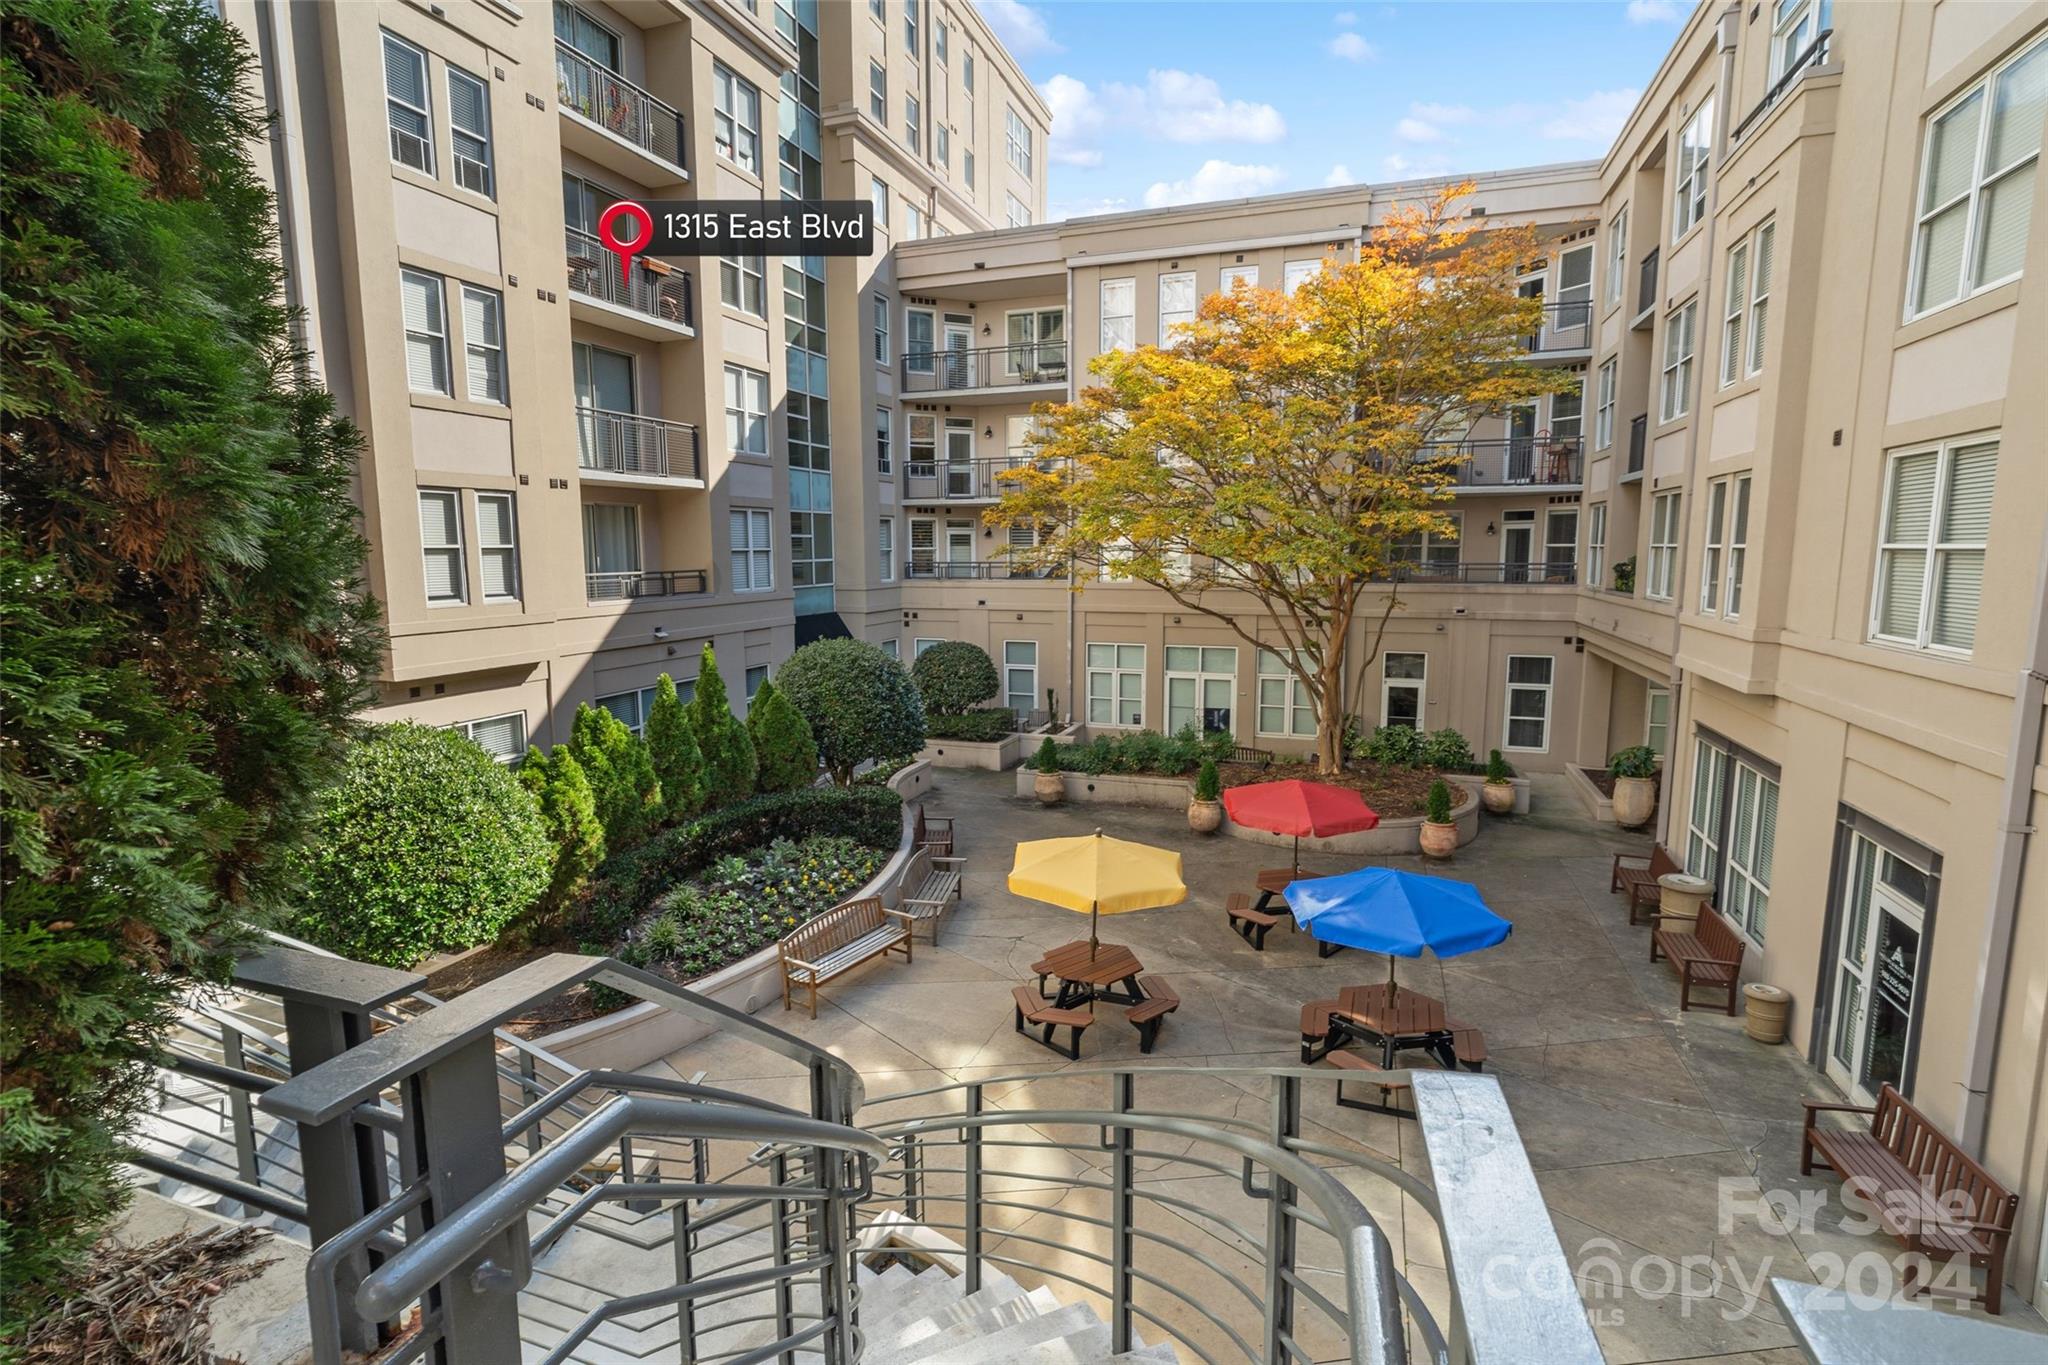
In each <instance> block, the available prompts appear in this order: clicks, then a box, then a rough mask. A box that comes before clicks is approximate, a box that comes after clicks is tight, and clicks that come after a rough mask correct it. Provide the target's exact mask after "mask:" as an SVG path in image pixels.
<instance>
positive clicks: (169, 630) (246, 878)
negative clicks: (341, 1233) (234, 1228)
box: [0, 0, 380, 1338]
mask: <svg viewBox="0 0 2048 1365" xmlns="http://www.w3.org/2000/svg"><path fill="white" fill-rule="evenodd" d="M252 73H253V64H252V61H251V58H250V56H249V53H248V51H247V50H246V48H245V47H244V46H243V45H242V44H241V42H240V40H239V39H238V38H237V37H236V36H235V34H234V32H233V30H231V29H230V28H228V27H227V26H226V25H224V24H223V23H221V22H220V20H219V19H218V18H217V17H216V16H215V14H214V13H213V10H212V8H211V7H210V6H206V5H201V4H198V3H194V2H193V0H91V2H90V3H86V2H85V0H68V2H65V3H59V0H15V3H12V4H10V5H9V6H8V13H7V16H6V20H5V22H4V24H0V151H4V156H5V160H6V163H7V171H6V173H5V174H4V175H0V223H4V224H5V228H4V231H5V234H6V237H5V241H4V243H0V487H4V488H5V489H6V495H5V497H4V498H0V634H4V636H5V640H6V647H5V651H4V656H0V710H4V712H5V714H6V717H7V721H6V725H7V736H6V742H5V743H4V744H0V852H4V858H0V912H4V913H0V926H4V927H0V971H4V982H0V995H4V997H5V999H6V1002H7V1006H6V1012H5V1017H4V1022H0V1277H4V1284H0V1338H12V1337H13V1336H14V1333H15V1329H16V1328H18V1327H19V1325H20V1324H21V1323H22V1322H23V1320H24V1319H25V1318H28V1317H32V1316H34V1315H37V1314H39V1313H41V1312H42V1311H44V1310H45V1308H46V1307H47V1305H48V1303H49V1302H50V1297H51V1294H52V1291H54V1290H56V1289H58V1288H60V1287H61V1284H62V1282H63V1280H64V1278H65V1275H66V1274H67V1272H68V1271H69V1269H70V1268H71V1267H72V1266H73V1265H74V1264H75V1263H76V1258H77V1257H78V1256H79V1255H80V1254H81V1253H82V1252H83V1251H84V1250H85V1249H86V1248H87V1247H89V1246H90V1245H91V1244H92V1242H93V1241H94V1239H95V1238H97V1237H98V1236H99V1234H100V1232H101V1231H102V1229H103V1228H104V1226H105V1223H106V1221H107V1218H108V1217H109V1216H110V1215H111V1213H112V1212H113V1211H114V1209H115V1208H116V1207H117V1206H118V1205H119V1203H120V1202H121V1199H122V1196H123V1193H124V1191H125V1189H126V1188H127V1186H126V1184H125V1182H124V1181H123V1180H122V1179H121V1178H120V1175H119V1173H118V1171H117V1163H118V1162H119V1159H120V1152H121V1147H122V1144H123V1142H124V1141H125V1140H126V1137H127V1134H128V1132H129V1130H130V1129H131V1128H132V1127H133V1125H134V1122H135V1119H136V1115H137V1113H138V1111H139V1110H141V1109H142V1108H143V1107H145V1106H147V1105H148V1104H150V1103H151V1102H152V1099H153V1096H152V1094H151V1086H150V1077H151V1072H150V1058H151V1057H152V1056H153V1055H154V1054H155V1052H156V1051H157V1049H158V1047H159V1046H160V1044H161V1039H162V1036H163V1033H164V1030H165V1028H166V1027H167V1025H168V1024H169V1022H170V1020H171V1018H172V1012H173V1010H174V1008H175V1005H176V1002H177V1000H178V998H179V996H180V994H181V993H182V992H183V991H184V990H185V989H186V988H187V986H188V984H189V982H190V979H191V978H193V977H195V976H207V977H216V978H217V977H220V976H221V975H223V974H224V973H225V970H226V965H227V961H228V958H227V954H226V951H225V950H226V948H227V947H228V946H229V945H230V944H231V943H232V941H233V940H234V939H235V937H236V936H237V935H238V933H239V932H240V931H242V930H243V928H244V927H245V926H249V925H253V924H260V923H263V922H266V921H269V922H275V921H276V920H277V919H278V918H280V917H281V916H280V911H281V910H283V909H284V908H285V907H287V906H289V905H291V904H292V903H293V902H294V901H295V900H296V899H297V896H298V892H299V891H300V889H301V888H300V887H298V886H297V885H296V884H295V882H294V880H293V873H292V872H291V870H290V869H289V868H288V867H287V866H286V862H285V859H284V858H283V856H282V855H283V854H284V853H285V851H286V850H288V849H289V848H291V847H292V846H293V845H294V844H295V843H297V842H298V841H299V840H300V839H301V837H302V835H303V832H304V830H305V829H306V827H307V825H308V824H309V822H310V821H311V820H312V818H313V815H314V813H315V794H316V793H317V792H318V791H320V790H321V788H322V787H323V786H324V785H325V784H326V783H327V781H328V779H329V778H330V776H331V775H332V774H333V773H334V772H335V771H336V769H337V765H338V761H339V759H340V757H341V754H342V751H343V748H344V744H345V741H346V738H347V735H348V732H349V730H350V717H351V716H352V715H353V714H354V713H355V712H356V711H357V710H358V709H359V708H360V707H361V706H362V705H363V704H364V703H365V702H366V700H367V687H368V683H369V680H370V679H371V678H373V677H374V676H375V670H376V666H377V661H378V655H379V651H380V643H379V638H380V637H379V631H378V627H377V614H376V606H375V604H374V602H373V601H371V600H370V599H369V598H368V596H367V595H366V593H365V592H364V591H363V589H362V572H363V568H362V565H363V552H364V546H363V541H362V538H361V535H360V532H359V528H358V525H357V516H356V511H355V507H354V505H353V503H352V502H351V500H350V482H351V479H352V478H353V475H354V471H355V464H356V453H357V449H358V439H357V436H356V433H355V431H354V430H353V428H351V427H350V426H349V425H348V424H347V423H346V422H344V421H342V420H340V419H338V418H337V417H336V416H335V413H334V408H333V404H332V402H331V400H330V399H329V398H328V396H327V395H326V394H325V393H323V392H321V391H320V390H318V389H317V388H315V387H313V386H312V384H311V383H310V381H309V380H308V379H307V377H306V376H307V371H306V367H305V365H304V363H303V360H302V358H301V357H299V356H297V355H295V354H294V353H293V352H292V350H291V341H290V335H289V332H288V329H287V325H286V324H287V321H288V317H287V313H286V311H285V309H284V307H283V306H282V304H281V302H280V300H281V299H282V298H283V296H284V292H283V288H282V276H281V270H280V266H279V264H278V258H277V254H276V230H275V224H274V221H273V218H272V214H271V206H270V200H269V196H268V193H267V191H266V190H265V189H264V187H263V184H262V181H261V180H260V178H259V177H258V176H257V175H256V174H255V172H254V170H253V168H252V166H251V165H250V162H249V159H248V149H249V148H250V147H251V146H254V145H257V144H259V143H260V142H261V141H262V139H263V138H264V137H265V135H266V133H267V128H266V126H265V123H264V120H263V115H262V111H261V110H260V109H259V108H258V107H257V105H256V103H255V101H254V100H253V99H252V98H251V97H250V94H249V92H250V91H251V90H252V89H254V88H255V85H254V83H253V82H252V81H251V79H250V78H251V75H252Z"/></svg>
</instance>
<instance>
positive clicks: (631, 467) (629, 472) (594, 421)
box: [576, 407, 704, 488]
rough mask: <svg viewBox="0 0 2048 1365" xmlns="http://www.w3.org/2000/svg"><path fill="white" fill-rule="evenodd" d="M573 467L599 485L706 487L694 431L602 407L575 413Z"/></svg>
mask: <svg viewBox="0 0 2048 1365" xmlns="http://www.w3.org/2000/svg"><path fill="white" fill-rule="evenodd" d="M576 445H577V451H576V453H577V461H576V462H577V464H578V466H579V467H581V469H582V471H583V477H584V478H586V479H593V480H594V481H596V482H599V483H637V484H655V485H661V486H674V485H683V486H686V487H692V488H702V487H703V486H704V458H703V450H702V448H701V444H700V442H699V441H698V439H697V428H696V427H694V426H692V425H690V424H689V423H688V422H668V421H664V420H662V419H661V418H659V417H642V416H641V415H640V414H639V413H637V412H612V411H610V410H608V409H605V408H589V407H579V408H577V409H576Z"/></svg>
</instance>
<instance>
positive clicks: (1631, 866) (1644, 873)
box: [1607, 844, 1685, 924]
mask: <svg viewBox="0 0 2048 1365" xmlns="http://www.w3.org/2000/svg"><path fill="white" fill-rule="evenodd" d="M1683 871H1685V869H1684V868H1682V867H1680V866H1679V865H1678V860H1677V859H1675V858H1673V857H1672V856H1671V855H1670V854H1669V853H1666V852H1665V851H1664V847H1663V845H1661V844H1659V845H1657V846H1656V847H1654V848H1652V849H1651V850H1650V856H1649V857H1648V858H1647V859H1646V858H1643V857H1642V855H1640V854H1634V853H1617V854H1615V855H1614V875H1613V876H1612V877H1610V878H1609V879H1608V883H1607V889H1608V890H1609V891H1620V892H1622V893H1624V894H1625V895H1626V896H1627V897H1628V922H1629V923H1630V924H1640V923H1642V919H1641V916H1640V915H1639V914H1638V912H1639V911H1641V910H1645V909H1647V910H1649V911H1651V912H1652V913H1655V911H1656V909H1657V902H1658V899H1659V898H1660V897H1661V896H1662V895H1663V888H1662V887H1660V886H1658V885H1657V879H1658V878H1659V877H1664V876H1668V875H1670V874H1671V873H1673V872H1683Z"/></svg>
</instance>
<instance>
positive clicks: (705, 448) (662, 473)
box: [223, 0, 1050, 760]
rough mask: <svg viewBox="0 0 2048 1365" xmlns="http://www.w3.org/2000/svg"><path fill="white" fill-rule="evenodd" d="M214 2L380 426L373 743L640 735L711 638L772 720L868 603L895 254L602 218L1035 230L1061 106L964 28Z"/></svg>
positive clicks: (514, 751)
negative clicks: (793, 678)
mask: <svg viewBox="0 0 2048 1365" xmlns="http://www.w3.org/2000/svg"><path fill="white" fill-rule="evenodd" d="M223 10H224V13H225V14H226V16H227V17H228V19H229V20H230V21H231V22H234V23H236V24H237V25H238V26H240V27H241V28H242V29H243V31H244V33H245V34H246V35H247V36H248V37H249V39H250V41H251V44H252V46H253V47H254V49H255V50H256V52H257V54H258V56H259V59H260V64H261V72H260V79H261V81H262V88H261V91H260V96H261V98H262V99H263V101H264V103H265V105H266V107H268V108H270V109H272V110H274V111H276V113H277V115H278V120H277V124H276V127H275V131H274V133H273V137H272V142H271V145H270V147H269V148H267V149H265V150H264V153H263V156H262V158H261V161H262V164H263V165H264V166H265V167H266V169H267V171H268V172H269V175H270V178H271V180H272V183H273V185H274V187H275V188H276V189H277V191H278V197H279V209H280V228H281V242H280V247H281V249H282V251H283V252H284V254H285V257H286V261H287V264H288V266H289V268H290V284H289V288H290V291H291V301H292V302H293V303H295V304H296V305H298V306H300V307H301V308H303V309H304V310H305V330H304V337H305V342H306V345H307V347H308V350H309V352H310V353H311V356H312V360H313V364H314V366H315V368H316V371H317V373H318V374H319V376H320V377H321V379H322V380H323V381H324V382H325V383H326V384H327V385H328V386H329V387H330V388H331V389H332V390H333V391H334V393H335V394H336V396H337V398H338V400H339V402H340V404H341V407H342V409H343V411H344V412H346V413H347V414H348V415H350V416H351V417H352V418H353V419H354V420H355V421H356V422H357V423H358V425H359V426H360V427H361V428H362V431H363V435H364V438H365V457H364V459H363V463H362V475H361V486H360V500H361V503H362V507H363V512H364V525H365V530H366V533H367V534H368V536H369V539H370V541H371V547H372V555H371V560H370V586H371V588H372V590H373V591H375V592H376V593H377V595H378V596H379V597H380V598H381V599H382V600H383V602H384V604H385V609H386V613H387V617H388V620H389V623H390V634H391V647H390V653H389V657H388V659H387V661H386V667H385V672H384V677H383V678H382V680H381V682H380V688H379V692H380V695H379V697H378V704H377V706H376V708H375V711H376V714H377V715H378V716H379V717H380V718H386V719H398V718H411V719H417V720H421V721H424V722H426V723H429V724H436V725H450V726H458V727H460V728H462V729H463V730H464V731H465V732H467V733H469V734H470V735H471V736H472V737H474V738H475V739H477V741H478V742H479V743H482V744H483V745H484V746H485V747H486V748H488V749H490V750H491V751H492V752H494V753H496V754H498V755H500V756H501V757H503V758H505V759H507V760H510V759H512V758H514V757H516V756H518V755H519V754H521V753H523V752H524V751H525V748H526V746H527V745H528V744H529V743H541V744H547V743H551V742H554V741H557V740H559V739H560V738H562V737H563V736H564V735H565V734H566V732H567V731H566V727H567V724H568V722H569V720H570V718H571V716H572V715H573V713H574V710H575V707H576V706H577V704H579V703H582V702H600V703H602V704H604V705H607V706H609V707H611V708H612V709H613V710H614V711H616V712H618V713H619V714H620V715H621V716H622V717H623V718H625V719H626V720H627V721H628V723H629V724H633V725H635V726H637V725H638V724H639V722H640V719H641V717H642V715H643V714H644V710H645V707H646V705H647V703H648V701H649V700H650V699H651V693H652V688H653V685H654V682H655V680H656V678H657V677H658V676H659V675H660V674H661V673H663V672H669V673H671V674H672V675H674V676H675V677H676V678H677V679H678V681H679V682H680V683H682V684H683V685H684V687H685V689H686V690H687V688H688V686H689V684H690V682H691V681H692V680H693V679H694V676H695V674H696V671H697V667H698V663H697V660H698V654H699V650H700V648H701V646H702V645H703V644H704V643H707V642H708V643H711V644H713V645H715V646H716V648H717V650H718V653H719V658H720V663H721V668H722V669H723V671H724V672H725V673H726V675H727V678H728V682H729V684H730V685H731V687H732V690H733V692H734V694H735V696H736V697H744V696H751V695H752V693H753V691H754V690H755V689H756V688H757V687H758V686H759V684H760V682H761V681H762V680H763V679H765V678H766V677H767V676H768V674H769V672H770V670H771V669H772V668H773V667H774V666H775V665H776V664H777V663H779V662H780V661H781V660H782V659H784V658H786V657H787V656H788V655H789V654H790V652H791V651H792V650H793V649H794V648H795V647H796V645H797V644H799V643H801V642H802V641H803V640H805V639H808V638H811V637H813V636H816V635H822V634H833V633H839V632H840V631H841V630H843V629H844V627H842V626H841V625H840V624H839V620H840V617H839V615H838V613H839V611H840V610H841V608H842V604H845V605H846V606H848V607H850V608H851V610H853V611H854V612H855V613H856V614H859V613H864V612H867V611H871V610H874V609H875V604H874V603H873V602H871V601H869V600H868V599H869V595H870V591H871V584H870V580H871V578H872V577H873V576H872V575H870V574H867V573H865V570H866V568H867V566H868V563H869V552H868V548H867V546H866V544H865V541H864V538H863V537H860V536H848V535H845V534H843V533H840V531H839V528H843V527H845V526H848V525H857V526H861V527H865V526H868V525H870V524H872V522H873V520H874V509H875V508H876V507H877V506H878V505H880V504H882V503H883V502H884V500H885V499H887V498H888V497H889V496H890V495H891V494H892V493H893V491H894V476H893V474H892V473H891V472H890V471H889V470H888V469H886V467H884V466H882V465H880V464H878V463H877V461H876V459H875V457H874V454H873V451H872V450H871V448H870V447H869V444H868V443H869V442H870V441H871V440H872V439H873V437H874V432H873V430H872V429H871V428H870V427H869V426H868V425H867V418H868V415H869V414H872V413H873V412H874V411H875V410H876V409H875V403H876V396H877V392H878V388H877V380H878V375H877V373H876V372H875V370H874V368H873V367H872V365H871V364H869V363H868V362H869V360H870V358H871V356H872V354H873V348H874V346H875V345H876V342H875V340H874V339H873V338H872V336H871V327H872V324H873V318H874V313H873V310H872V308H871V307H870V304H869V299H870V294H869V289H870V285H871V284H872V283H873V282H875V281H877V280H880V281H882V282H883V283H884V284H885V285H886V282H887V278H888V269H889V265H888V257H887V255H886V254H880V255H877V256H876V257H874V258H872V259H864V260H856V259H850V258H835V259H832V260H829V261H827V260H823V259H820V258H816V257H812V258H788V259H784V258H772V257H762V256H758V255H746V254H735V255H731V256H726V257H722V258H721V257H706V258H703V259H700V260H696V261H673V262H662V261H655V260H651V259H648V258H646V257H642V258H639V259H637V260H635V261H634V262H633V263H632V265H631V266H630V267H623V266H622V265H621V264H620V262H619V259H618V258H617V257H616V256H614V255H613V254H612V253H610V252H608V251H606V250H605V249H604V248H603V247H602V246H601V245H600V244H599V242H598V240H597V237H596V227H597V217H598V215H599V213H601V212H602V211H603V209H604V208H605V207H606V205H608V204H609V203H611V202H613V201H614V200H616V199H618V198H625V197H631V198H643V199H644V198H657V199H682V200H691V199H718V200H747V199H763V200H772V199H777V198H831V199H869V198H872V199H873V200H874V202H875V205H876V211H877V217H878V219H879V220H880V221H881V223H882V224H883V229H882V240H883V241H884V242H885V243H900V242H905V241H910V240H914V239H916V238H919V237H922V236H925V235H928V234H932V233H940V232H958V231H974V230H982V229H986V228H988V227H991V226H993V225H997V224H1001V223H1005V222H1020V221H1028V220H1030V219H1034V218H1036V217H1037V216H1039V215H1041V214H1042V213H1043V212H1044V207H1045V173H1044V159H1043V155H1042V150H1043V147H1044V141H1045V137H1046V133H1047V129H1048V125H1049V117H1050V115H1049V111H1048V110H1047V109H1046V107H1045V105H1044V103H1043V101H1042V100H1041V99H1040V98H1039V96H1038V95H1037V93H1036V92H1035V91H1033V89H1032V88H1031V85H1030V83H1029V82H1028V81H1027V80H1025V79H1024V77H1023V75H1022V73H1021V72H1020V71H1019V70H1018V69H1017V67H1016V65H1015V63H1014V62H1013V61H1011V60H1010V58H1009V57H1008V55H1007V54H1006V53H1005V52H1004V51H1003V49H1002V47H1001V45H1000V44H999V43H998V42H997V41H996V40H995V38H994V37H993V35H992V34H991V33H990V32H989V31H988V29H987V28H986V26H985V25H984V24H983V23H982V21H981V19H980V18H979V16H978V14H977V13H976V11H975V8H974V6H973V5H972V4H971V3H965V0H960V2H958V3H948V2H947V0H886V3H885V2H884V0H872V3H869V2H868V0H862V3H859V4H844V3H825V4H820V3H818V2H817V0H689V2H688V3H684V2H683V0H673V2H670V0H616V2H615V3H609V4H607V3H602V0H587V2H586V0H575V2H574V3H572V2H571V0H555V2H554V3H552V4H536V3H534V2H533V0H525V3H512V0H446V2H445V3H424V0H423V2H422V3H418V4H414V3H409V2H401V0H383V2H381V3H364V4H320V5H290V4H282V3H276V2H275V0H225V3H224V5H223ZM883 396H884V401H886V398H887V394H886V386H885V387H884V390H883ZM835 454H836V456H837V458H836V459H835V458H834V457H835ZM886 605H887V606H888V607H891V608H893V606H894V603H893V602H887V603H886ZM740 704H744V703H743V702H741V703H740Z"/></svg>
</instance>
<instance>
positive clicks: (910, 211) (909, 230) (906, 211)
mask: <svg viewBox="0 0 2048 1365" xmlns="http://www.w3.org/2000/svg"><path fill="white" fill-rule="evenodd" d="M924 235H925V230H924V210H923V209H920V208H919V207H918V206H917V205H915V204H913V203H911V202H910V201H908V200H905V201H904V203H903V240H904V241H906V242H914V241H916V240H917V239H918V238H920V237H923V236H924Z"/></svg>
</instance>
